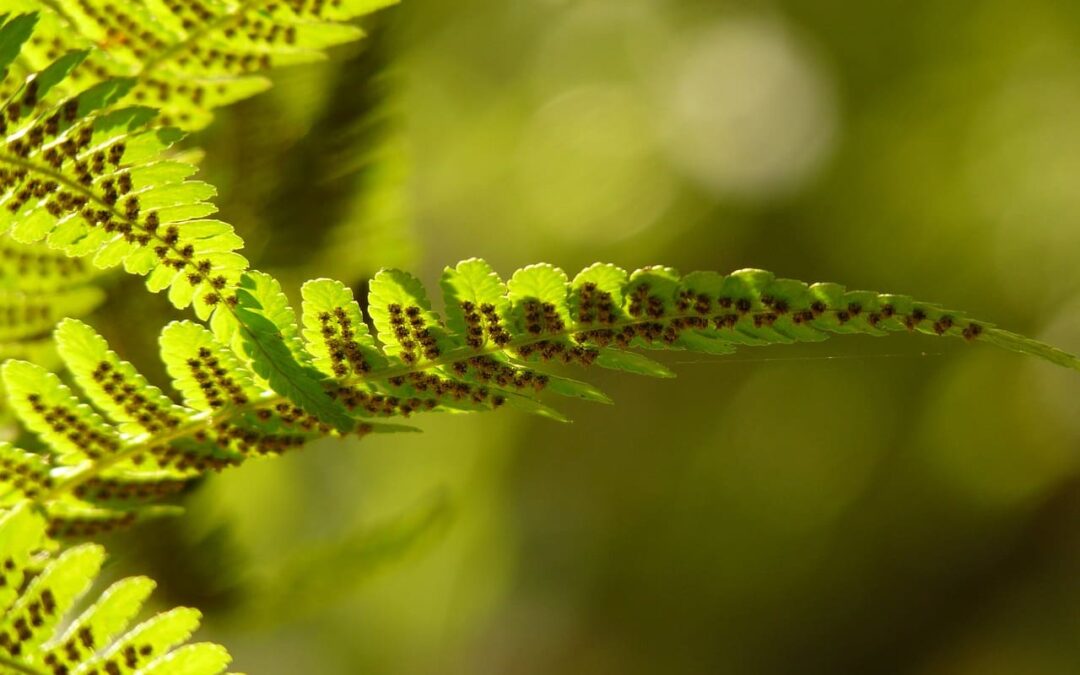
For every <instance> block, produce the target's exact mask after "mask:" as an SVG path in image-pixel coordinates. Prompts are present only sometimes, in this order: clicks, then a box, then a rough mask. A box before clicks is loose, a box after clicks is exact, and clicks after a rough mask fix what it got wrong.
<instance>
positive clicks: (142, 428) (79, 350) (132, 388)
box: [56, 319, 191, 436]
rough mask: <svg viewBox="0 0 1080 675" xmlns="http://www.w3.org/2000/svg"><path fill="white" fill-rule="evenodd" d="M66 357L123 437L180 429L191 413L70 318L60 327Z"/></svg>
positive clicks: (58, 334)
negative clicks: (118, 426) (117, 426)
mask: <svg viewBox="0 0 1080 675" xmlns="http://www.w3.org/2000/svg"><path fill="white" fill-rule="evenodd" d="M56 344H57V347H58V349H59V352H60V356H61V358H63V359H64V362H65V363H66V365H67V367H68V370H69V371H71V374H72V376H74V378H75V381H76V383H78V385H79V388H81V389H82V390H83V391H84V392H85V393H86V394H87V396H88V397H89V398H90V401H91V402H92V403H93V404H94V405H95V406H96V407H97V408H98V409H99V410H101V411H103V412H104V413H105V414H107V415H108V416H109V417H110V418H111V419H112V420H113V422H115V423H117V424H119V425H120V431H121V433H123V434H127V435H130V436H137V435H139V434H141V433H147V434H159V433H163V432H166V431H169V430H173V429H176V428H177V427H178V426H180V423H181V421H182V420H183V418H184V417H185V416H186V415H189V414H190V412H191V411H188V410H185V409H184V408H181V407H179V406H177V405H176V404H175V403H173V402H172V400H171V399H169V398H168V397H167V396H165V395H164V394H163V393H161V390H160V389H158V388H157V387H154V386H151V385H150V384H149V383H148V382H147V381H146V378H145V377H143V376H142V374H140V373H139V371H137V370H136V369H135V367H134V366H133V365H131V364H130V363H128V362H127V361H121V360H120V358H119V357H118V356H117V355H116V353H115V352H113V351H112V350H110V349H109V345H108V343H106V342H105V338H103V337H101V336H100V335H98V334H97V332H95V331H94V329H92V328H90V326H87V325H86V324H85V323H83V322H81V321H78V320H75V319H67V320H65V321H62V322H61V323H60V325H59V326H57V328H56Z"/></svg>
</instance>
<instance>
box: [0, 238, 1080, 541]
mask: <svg viewBox="0 0 1080 675" xmlns="http://www.w3.org/2000/svg"><path fill="white" fill-rule="evenodd" d="M441 286H442V291H443V300H444V302H443V305H444V313H445V318H443V317H440V315H438V314H436V313H435V310H434V308H433V307H432V304H431V302H430V301H429V299H428V296H427V294H426V292H425V290H424V288H423V286H422V285H421V283H420V282H419V281H418V280H417V279H416V278H415V277H412V276H410V275H409V274H406V273H404V272H401V271H398V270H384V271H383V272H380V273H379V274H378V275H376V277H375V278H374V279H373V280H372V281H371V284H370V293H369V296H368V307H369V316H368V317H365V316H364V315H363V314H362V313H361V310H360V308H359V305H358V304H357V302H356V301H355V299H354V298H353V295H352V292H351V291H350V290H349V289H348V288H347V287H346V286H344V285H343V284H341V283H339V282H336V281H332V280H329V279H317V280H314V281H310V282H308V283H307V284H305V285H304V287H303V289H302V296H303V307H302V310H303V312H302V318H301V320H298V319H297V317H296V315H295V314H294V312H293V310H292V308H291V307H290V306H289V304H288V302H287V300H286V298H285V295H284V294H283V293H282V290H281V288H280V286H279V285H278V283H277V282H276V281H275V280H274V279H273V278H272V277H270V276H268V275H266V274H263V273H260V272H248V273H245V274H244V275H243V277H242V279H241V281H240V284H239V286H238V289H237V292H236V296H235V302H234V303H228V304H223V305H222V307H221V308H220V309H219V311H217V312H216V313H215V315H214V317H213V320H212V321H211V322H210V325H209V327H208V326H206V325H203V324H200V323H197V322H193V321H178V322H173V323H171V324H169V325H168V326H166V327H165V329H164V330H163V331H162V333H161V339H160V344H161V355H162V358H163V359H164V361H165V365H166V367H167V370H168V373H169V375H170V377H171V378H172V380H173V386H174V387H175V388H176V389H177V390H178V391H179V392H180V394H181V399H182V402H179V403H178V402H175V401H173V400H172V399H171V398H170V397H168V396H167V395H166V394H164V393H163V392H162V391H161V390H160V389H158V388H156V387H153V386H151V385H150V384H149V383H148V382H147V380H146V379H145V378H144V377H143V376H142V375H140V374H139V373H138V371H137V370H136V369H135V367H134V366H133V365H132V364H130V363H128V362H126V361H123V360H121V359H120V358H119V357H118V356H117V355H116V354H115V353H114V352H112V351H111V350H110V349H109V347H108V345H107V344H106V342H105V340H104V339H103V338H101V337H100V336H99V335H98V334H97V333H96V332H94V331H93V329H91V328H90V327H89V326H88V325H86V324H85V323H82V322H81V321H78V320H75V319H68V320H65V321H63V322H62V323H61V324H60V325H59V327H58V328H57V330H56V342H57V345H58V350H59V352H60V356H61V358H62V359H63V361H64V363H65V365H66V366H67V369H68V370H69V371H70V373H71V375H72V377H73V379H74V381H75V383H76V384H77V386H78V388H79V389H80V390H81V392H82V394H83V395H84V396H85V397H86V399H88V402H84V400H83V399H82V398H80V396H78V395H77V394H76V393H75V392H74V391H73V390H72V389H71V388H70V387H69V386H67V385H66V384H64V382H62V381H61V379H60V378H59V377H58V376H57V375H55V374H53V373H50V372H49V371H48V370H46V369H45V368H42V367H41V366H38V365H35V364H33V363H30V362H27V361H20V360H9V361H8V362H7V363H5V364H4V367H3V382H4V385H5V387H6V388H7V390H8V394H9V399H10V402H11V405H12V407H13V408H14V409H15V411H16V413H17V414H18V416H19V417H20V418H21V419H22V420H23V422H24V423H25V425H26V427H27V428H29V429H30V430H32V431H34V432H35V433H37V434H38V435H39V436H40V438H41V440H42V442H43V444H44V445H45V446H46V447H47V448H48V452H46V453H31V452H27V451H25V450H22V449H19V448H16V447H13V446H10V445H9V446H3V448H2V449H0V457H2V458H3V462H4V464H3V466H4V467H5V471H4V473H3V474H2V475H3V478H4V483H5V485H6V486H7V488H8V489H7V492H6V496H5V499H6V500H7V501H8V502H9V503H13V502H16V501H19V500H23V499H28V500H32V501H34V502H36V503H37V504H38V505H39V506H40V507H41V508H42V510H43V512H44V513H46V514H47V516H48V518H49V528H50V530H49V531H50V534H51V535H53V536H57V537H83V536H91V535H95V534H98V533H100V532H102V531H104V530H108V529H112V528H115V527H119V526H124V525H128V524H130V523H132V522H134V521H135V520H137V519H139V518H144V517H151V516H154V515H159V514H163V513H171V512H173V511H175V509H174V508H173V507H170V506H164V505H159V504H156V503H155V502H158V501H159V500H160V499H161V498H162V497H166V496H168V495H170V494H173V493H175V492H177V491H178V490H180V489H181V488H183V486H184V485H185V484H186V483H187V482H188V481H190V480H192V479H194V478H196V477H198V476H200V475H202V474H204V473H206V472H208V471H211V470H219V469H222V468H224V467H228V466H233V465H236V464H239V463H241V462H243V461H245V460H246V459H248V458H251V457H258V456H266V455H277V454H280V453H282V452H285V451H287V450H289V449H292V448H295V447H298V446H301V445H303V444H304V443H305V442H307V441H309V440H312V439H315V438H319V437H323V436H329V435H339V436H340V435H349V434H359V435H364V434H368V433H373V432H391V431H399V430H403V429H408V428H409V427H403V426H401V425H400V424H396V423H394V421H395V420H397V419H399V418H407V417H409V416H411V415H412V414H414V413H419V412H424V411H482V410H491V409H494V408H498V407H500V406H503V405H506V406H509V407H514V408H518V409H521V410H524V411H527V412H531V413H536V414H539V415H544V416H547V417H550V418H553V419H557V420H564V419H565V418H564V417H563V415H562V414H561V413H559V412H558V411H557V410H556V409H554V408H552V407H551V406H550V405H549V403H550V402H551V397H552V396H570V397H577V398H582V399H586V400H591V401H599V402H608V401H609V399H608V398H607V397H606V396H605V395H604V394H603V393H602V392H601V391H599V390H598V389H596V388H595V387H593V386H592V385H590V384H588V383H585V382H581V381H578V380H575V379H571V378H568V377H565V376H564V375H561V374H559V373H557V372H554V371H555V370H556V368H554V366H563V365H567V364H569V365H575V366H598V367H605V368H614V369H618V370H625V371H629V372H632V373H638V374H644V375H652V376H657V377H669V376H671V375H672V373H671V372H670V371H669V370H668V369H667V368H666V367H665V366H663V365H662V364H660V363H658V362H656V361H654V360H652V359H650V358H648V357H646V356H644V355H642V354H641V353H640V351H643V350H686V351H693V352H701V353H707V354H718V355H722V354H730V353H732V352H733V351H735V350H736V349H737V348H738V347H740V346H767V345H775V344H788V343H793V342H807V341H820V340H824V339H826V338H828V337H829V336H830V335H832V334H854V333H861V334H867V335H886V334H888V333H890V332H896V331H915V332H920V333H925V334H929V335H935V336H948V337H958V338H962V339H965V340H967V341H969V342H987V343H989V344H994V345H998V346H1001V347H1005V348H1008V349H1012V350H1015V351H1019V352H1023V353H1027V354H1030V355H1033V356H1037V357H1039V358H1042V359H1046V360H1048V361H1051V362H1053V363H1056V364H1059V365H1062V366H1065V367H1068V368H1072V369H1078V370H1080V360H1078V359H1077V358H1076V357H1074V356H1072V355H1070V354H1066V353H1064V352H1061V351H1059V350H1057V349H1054V348H1053V347H1050V346H1048V345H1045V344H1042V343H1040V342H1036V341H1034V340H1030V339H1027V338H1024V337H1021V336H1019V335H1016V334H1014V333H1010V332H1008V331H1005V330H1002V329H999V328H996V327H994V326H993V325H991V324H989V323H985V322H981V321H974V320H972V319H970V318H968V317H966V316H965V315H964V314H962V313H960V312H956V311H951V310H945V309H942V308H940V307H938V306H936V305H932V304H928V303H923V302H918V301H915V300H913V299H912V298H910V297H907V296H902V295H886V294H879V293H874V292H867V291H848V290H846V289H844V287H842V286H839V285H836V284H829V283H824V284H813V285H807V284H805V283H802V282H799V281H793V280H790V279H779V278H776V277H775V276H774V275H773V274H771V273H769V272H765V271H762V270H740V271H737V272H734V273H732V274H728V275H723V274H718V273H713V272H694V273H691V274H687V275H680V274H678V273H677V272H676V271H675V270H673V269H671V268H666V267H650V268H645V269H641V270H637V271H635V272H633V273H627V272H626V271H624V270H622V269H620V268H618V267H615V266H613V265H606V264H597V265H593V266H591V267H589V268H587V269H585V270H583V271H582V272H580V273H579V274H577V275H576V276H575V277H574V278H573V279H570V278H569V277H568V276H567V275H566V274H565V273H564V272H563V271H562V270H560V269H558V268H556V267H553V266H550V265H546V264H541V265H532V266H529V267H526V268H524V269H520V270H518V271H516V272H515V273H514V274H513V275H512V276H511V277H510V279H509V281H507V282H506V283H504V282H503V281H502V280H501V279H500V278H499V276H498V275H497V274H496V273H495V272H494V271H493V270H492V269H491V267H490V266H489V265H488V264H487V263H485V262H484V261H482V260H477V259H473V260H467V261H464V262H461V263H459V264H457V265H456V266H454V267H450V268H447V269H446V271H445V272H444V274H443V277H442V280H441ZM368 319H370V325H371V326H372V327H373V329H374V330H373V331H372V330H369V324H368Z"/></svg>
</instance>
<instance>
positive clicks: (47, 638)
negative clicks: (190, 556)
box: [0, 502, 230, 675]
mask: <svg viewBox="0 0 1080 675" xmlns="http://www.w3.org/2000/svg"><path fill="white" fill-rule="evenodd" d="M45 528H46V525H45V521H44V519H42V518H41V517H40V516H39V515H38V514H36V513H34V511H33V509H32V508H31V506H30V505H29V504H28V503H25V502H24V503H20V504H18V505H17V506H16V507H15V508H12V509H11V510H9V511H7V512H6V513H4V514H2V515H0V580H2V581H3V583H2V584H0V616H2V618H0V670H3V672H5V673H29V674H31V675H55V674H60V673H83V674H89V673H113V674H120V673H136V672H138V673H184V674H185V675H216V674H217V673H221V672H223V671H224V670H225V667H226V666H227V665H228V663H229V660H230V659H229V654H228V652H226V651H225V649H224V648H222V647H221V646H219V645H215V644H210V643H197V644H190V645H185V646H181V645H184V643H185V642H187V640H188V639H189V638H190V637H191V634H192V633H193V632H194V631H195V629H196V628H198V626H199V612H198V611H196V610H194V609H188V608H186V607H179V608H177V609H173V610H171V611H168V612H163V613H161V614H158V615H156V616H154V617H152V618H150V619H148V620H146V621H144V622H142V623H140V624H138V625H136V626H134V627H132V628H130V629H129V628H128V627H129V626H130V625H131V622H132V620H133V619H134V618H135V616H136V615H137V614H138V613H139V610H140V609H141V608H142V606H143V603H144V602H145V601H146V599H147V597H148V596H149V595H150V593H151V591H153V589H154V582H153V581H151V580H150V579H147V578H146V577H132V578H128V579H123V580H121V581H118V582H116V583H114V584H112V585H111V586H110V587H109V588H108V589H106V590H105V591H104V592H103V593H101V595H100V596H99V597H98V599H97V600H96V601H95V602H94V603H93V604H90V605H89V606H88V607H87V608H86V609H85V610H84V611H82V612H81V613H80V614H78V615H77V616H76V615H72V614H73V612H72V610H73V609H74V608H75V607H76V604H77V603H79V600H80V598H82V597H83V595H84V594H85V593H86V592H87V590H89V588H90V585H91V584H92V583H93V582H94V579H95V578H96V577H97V575H98V572H99V571H100V569H101V565H102V563H103V562H104V561H105V551H104V550H103V549H102V548H101V547H100V546H97V545H96V544H82V545H80V546H74V547H72V548H69V549H67V550H65V551H63V552H61V553H59V554H57V553H55V552H54V551H52V550H50V547H49V542H48V540H47V539H46V536H45V534H46V532H45ZM84 604H85V603H84Z"/></svg>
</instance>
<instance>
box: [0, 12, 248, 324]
mask: <svg viewBox="0 0 1080 675" xmlns="http://www.w3.org/2000/svg"><path fill="white" fill-rule="evenodd" d="M28 21H29V19H27V18H23V17H16V18H15V19H11V20H9V21H8V22H6V23H5V24H3V25H2V26H0V39H2V41H3V42H4V44H6V45H9V47H8V49H9V51H10V49H11V47H10V45H13V44H15V43H20V44H21V42H20V41H23V42H25V40H26V26H27V24H28ZM85 57H86V53H85V52H70V53H68V54H63V55H60V56H58V57H56V58H55V59H54V60H53V61H52V63H51V64H50V65H48V66H45V67H44V68H43V69H41V70H40V71H37V72H34V73H31V74H29V75H28V76H26V77H25V78H24V79H23V78H22V77H21V76H20V75H19V74H18V73H17V72H15V70H16V69H10V70H9V72H8V73H7V74H6V77H5V78H4V81H3V85H2V89H0V90H2V91H5V92H9V93H8V94H7V95H6V96H4V97H3V100H2V101H0V105H2V107H3V108H4V110H5V115H4V117H3V118H2V121H0V132H2V133H3V135H4V136H5V139H6V140H5V141H4V143H3V144H2V145H0V206H2V207H3V208H0V231H4V232H9V233H10V235H11V237H12V238H14V239H15V240H17V241H19V242H22V243H25V244H33V243H36V242H41V241H44V242H46V243H47V244H48V246H49V247H50V248H53V249H57V250H60V251H63V253H64V254H65V255H67V256H72V257H84V256H93V262H94V264H95V265H96V266H97V267H99V268H109V267H114V266H118V265H121V264H122V265H123V267H124V269H125V270H126V271H127V272H129V273H132V274H139V275H146V276H147V287H148V288H150V290H152V291H161V290H165V289H169V297H170V299H171V300H172V302H173V304H175V305H176V306H177V307H186V306H187V305H188V304H191V303H192V302H193V301H194V299H195V298H199V299H200V301H199V302H195V303H194V304H195V311H196V314H197V315H198V316H199V317H201V318H207V317H209V316H210V314H211V312H212V311H213V308H214V307H215V306H217V305H218V304H219V303H221V302H222V301H223V300H225V299H226V298H227V297H229V293H230V289H231V287H232V286H234V285H235V284H236V282H237V281H238V280H239V277H240V275H241V274H242V272H243V271H244V270H245V269H246V268H247V261H246V260H245V259H244V258H243V257H242V256H240V255H239V254H237V253H236V252H235V251H236V250H237V249H239V248H240V247H241V246H242V242H241V240H240V239H239V237H237V236H236V235H235V234H234V233H233V231H232V228H231V227H230V226H228V225H226V224H225V223H222V222H220V221H214V220H204V218H205V216H207V215H209V214H210V213H212V212H213V211H214V207H213V206H212V205H211V204H210V203H209V202H207V201H206V200H207V199H208V198H209V197H211V196H213V194H214V189H213V188H212V187H211V186H209V185H207V184H205V183H201V182H198V181H193V180H189V177H190V175H191V174H192V172H193V171H194V169H192V168H191V167H189V166H187V165H185V164H182V163H179V162H175V161H171V160H166V159H164V157H163V153H164V152H165V151H166V150H168V148H169V147H170V146H171V145H172V144H173V143H175V142H176V141H177V140H178V139H179V138H180V137H181V135H182V134H181V133H180V132H178V131H177V130H175V129H169V128H155V127H153V126H151V123H152V121H153V119H154V117H155V114H156V113H155V112H154V111H153V110H151V109H150V108H146V107H140V106H135V107H119V108H118V107H116V106H115V104H116V103H117V102H118V101H119V100H120V99H121V98H122V97H123V96H125V95H126V94H127V93H128V92H129V90H130V89H131V87H132V86H133V84H134V82H135V81H134V80H131V79H109V80H104V81H101V82H98V83H96V84H93V85H91V86H89V87H87V88H83V89H81V90H79V91H78V92H77V93H72V94H70V95H68V94H65V93H64V87H60V86H57V85H58V84H60V83H61V82H63V81H64V79H65V78H66V77H69V76H70V75H71V73H72V72H73V69H75V68H76V66H77V65H78V64H79V63H80V62H81V61H82V60H83V59H84V58H85Z"/></svg>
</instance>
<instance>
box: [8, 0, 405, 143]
mask: <svg viewBox="0 0 1080 675" xmlns="http://www.w3.org/2000/svg"><path fill="white" fill-rule="evenodd" d="M393 2H394V0H123V1H118V0H11V2H10V3H8V4H10V5H11V6H10V8H9V11H24V12H30V11H34V12H40V13H41V15H42V21H43V22H45V23H46V30H45V31H43V33H44V35H46V36H47V37H42V38H40V39H35V40H34V41H33V42H32V43H31V45H30V46H29V48H28V49H27V50H26V53H25V55H24V57H23V61H24V62H25V64H26V66H27V67H29V68H31V69H34V68H42V67H44V66H45V65H47V64H48V63H50V62H52V61H53V60H54V59H56V58H57V57H59V56H60V55H61V54H63V53H64V52H67V51H71V50H87V49H90V48H93V49H92V51H91V52H90V54H89V56H88V58H87V59H86V61H85V63H84V64H83V65H82V66H81V67H79V68H77V69H75V70H74V72H73V74H72V75H73V77H72V79H71V86H74V87H77V88H85V87H87V86H90V85H92V84H96V83H99V82H102V81H106V80H109V79H114V78H130V79H131V80H132V86H131V89H130V91H129V92H127V93H126V98H125V100H126V101H127V102H130V103H137V104H140V105H149V106H153V107H154V108H155V109H157V110H159V111H161V115H162V118H163V120H164V122H165V123H166V124H174V125H177V126H179V127H182V128H184V129H198V128H202V127H204V126H205V125H206V124H208V123H209V122H210V120H211V119H212V118H213V114H212V111H213V109H214V108H217V107H220V106H223V105H228V104H230V103H233V102H235V101H238V100H241V99H244V98H247V97H249V96H252V95H253V94H256V93H258V92H260V91H263V90H264V89H266V88H267V87H268V86H269V84H270V83H269V81H268V80H267V79H266V78H265V77H264V76H262V75H260V73H261V72H262V71H266V70H268V69H270V68H273V67H277V66H284V65H294V64H298V63H305V62H310V61H312V60H317V59H320V58H323V50H325V49H326V48H328V47H331V46H333V45H337V44H342V43H345V42H349V41H352V40H356V39H358V38H360V37H361V36H362V35H363V32H362V31H361V30H360V29H359V28H357V27H356V26H353V25H350V24H349V23H347V21H348V20H350V19H355V18H357V17H361V16H364V15H367V14H370V13H371V12H374V11H376V10H378V9H381V8H383V7H386V6H387V5H390V4H393ZM68 93H73V92H68Z"/></svg>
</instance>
